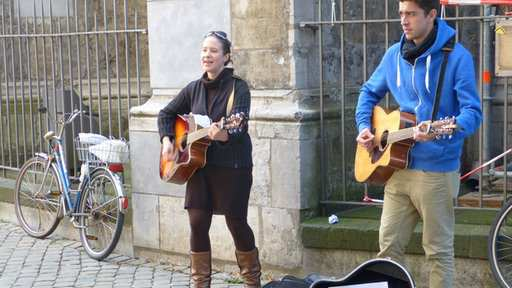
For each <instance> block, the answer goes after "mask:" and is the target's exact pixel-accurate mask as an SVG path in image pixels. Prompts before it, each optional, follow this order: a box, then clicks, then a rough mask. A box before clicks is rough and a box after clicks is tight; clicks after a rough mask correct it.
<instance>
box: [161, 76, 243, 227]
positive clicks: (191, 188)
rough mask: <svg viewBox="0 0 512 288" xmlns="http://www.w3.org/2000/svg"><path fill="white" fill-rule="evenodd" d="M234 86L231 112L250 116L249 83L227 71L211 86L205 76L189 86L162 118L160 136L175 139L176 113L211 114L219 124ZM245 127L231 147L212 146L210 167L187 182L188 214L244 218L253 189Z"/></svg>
mask: <svg viewBox="0 0 512 288" xmlns="http://www.w3.org/2000/svg"><path fill="white" fill-rule="evenodd" d="M233 83H234V84H235V99H234V105H233V109H232V113H240V112H243V113H244V114H245V115H249V111H250V93H249V88H248V85H247V83H246V82H245V81H244V80H242V79H240V78H238V77H237V76H235V75H233V70H232V69H230V68H224V70H223V71H222V72H221V73H220V74H219V76H218V77H217V78H216V79H215V80H213V81H209V80H208V79H207V78H206V74H204V75H203V77H202V78H201V79H199V80H196V81H193V82H191V83H190V84H189V85H187V87H186V88H184V89H183V90H182V91H181V92H180V93H179V94H178V96H176V98H174V99H173V101H171V102H170V103H169V104H168V105H167V106H166V107H165V108H164V109H162V110H161V111H160V113H159V116H158V126H159V132H160V136H161V137H162V138H163V137H164V136H169V137H170V138H171V139H173V138H174V131H173V128H174V121H175V119H176V116H177V115H178V114H187V113H189V112H192V113H195V114H203V115H208V116H209V117H210V118H211V119H212V120H213V121H219V120H220V119H221V118H222V117H224V116H227V115H226V105H227V102H228V98H229V95H230V93H231V91H232V89H233ZM247 130H248V129H247V125H244V126H243V127H242V129H241V130H237V131H231V133H230V134H229V139H228V141H227V142H220V141H212V142H211V144H210V146H209V147H208V151H207V156H206V159H207V160H206V166H205V167H204V168H202V169H198V170H197V171H196V172H195V173H194V175H192V177H191V178H190V180H189V181H188V182H187V188H186V195H185V208H186V209H191V208H192V209H202V210H207V211H210V212H212V213H214V214H223V215H228V216H230V217H246V216H247V208H248V202H249V194H250V191H251V186H252V143H251V139H250V137H249V134H248V133H247Z"/></svg>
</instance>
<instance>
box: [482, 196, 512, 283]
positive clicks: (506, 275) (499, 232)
mask: <svg viewBox="0 0 512 288" xmlns="http://www.w3.org/2000/svg"><path fill="white" fill-rule="evenodd" d="M511 212H512V199H510V200H508V201H507V202H506V203H505V204H504V205H503V207H502V208H501V210H500V211H499V212H498V214H497V215H496V219H494V222H493V224H492V226H491V230H490V232H489V238H488V243H487V244H488V245H487V247H488V255H489V262H490V264H491V271H492V274H493V275H494V278H495V279H496V281H497V282H498V284H499V285H500V286H501V287H507V288H509V287H512V213H511Z"/></svg>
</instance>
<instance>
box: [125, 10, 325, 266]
mask: <svg viewBox="0 0 512 288" xmlns="http://www.w3.org/2000/svg"><path fill="white" fill-rule="evenodd" d="M310 2H311V1H306V0H303V1H292V0H272V1H271V0H268V1H263V0H262V1H252V0H251V1H250V0H232V1H228V0H215V1H213V0H210V1H200V0H193V1H179V0H160V1H157V0H152V1H151V0H148V31H149V51H150V65H151V67H150V79H151V87H152V89H153V96H152V97H151V99H150V100H149V101H148V102H147V103H146V104H144V105H143V106H140V107H135V108H133V109H132V111H131V119H130V141H131V153H132V154H131V157H132V158H131V159H132V171H133V175H132V179H133V183H132V185H133V200H132V203H133V212H134V213H133V229H134V245H135V251H136V253H138V254H145V255H152V256H154V257H163V256H162V255H166V256H167V257H172V258H173V259H175V260H176V261H178V259H185V258H184V257H181V258H180V257H174V256H175V255H182V256H186V255H187V254H188V251H189V226H188V217H187V214H186V211H185V210H184V209H183V196H184V188H185V187H184V186H177V185H172V184H167V183H163V182H162V181H160V179H159V176H158V156H159V151H160V150H159V149H160V142H159V136H158V133H157V124H156V116H157V114H158V111H159V110H160V109H161V108H162V107H163V106H164V105H165V104H166V103H168V102H169V101H170V99H172V97H173V96H175V95H176V94H177V92H178V91H179V89H181V88H182V87H184V86H185V85H186V84H187V83H188V82H190V81H192V80H194V79H197V78H198V77H199V76H200V74H201V71H200V69H199V52H200V44H201V41H202V37H203V35H204V34H205V33H206V32H207V31H210V30H224V31H226V32H228V34H229V35H230V37H231V39H232V41H233V44H234V46H233V60H234V67H235V73H237V74H238V75H240V76H241V77H242V78H244V79H246V80H247V82H248V83H249V85H250V86H251V94H252V104H251V106H252V108H251V115H250V116H251V121H250V122H249V125H250V129H249V133H250V135H251V137H252V140H253V146H254V148H253V159H254V164H255V165H254V168H253V176H254V182H253V188H252V191H251V199H250V206H249V216H248V217H249V224H250V225H251V227H252V228H253V230H254V233H255V236H256V242H257V246H258V247H259V248H260V255H261V257H262V262H263V263H264V264H270V265H272V266H273V267H281V268H283V269H300V268H301V267H302V251H303V248H302V245H301V240H300V238H299V228H300V226H299V224H300V219H301V216H302V215H304V213H307V212H308V211H312V210H314V209H315V208H316V205H317V203H318V191H319V178H320V175H319V162H318V160H317V159H318V157H319V156H318V154H319V151H318V143H317V139H318V136H319V132H318V130H319V129H318V121H317V119H318V113H317V111H316V107H317V104H315V103H316V101H315V98H316V99H317V98H318V97H314V96H313V95H314V93H313V91H315V90H314V89H311V83H318V81H317V80H316V78H315V75H318V72H315V70H318V68H316V69H315V68H312V67H318V64H316V65H312V64H314V62H315V60H314V59H315V56H316V54H315V53H314V47H315V46H314V37H312V35H313V34H311V33H314V32H311V31H309V32H306V33H304V32H300V31H299V30H298V29H299V28H298V23H299V21H301V20H308V17H309V18H312V17H313V16H312V13H314V12H312V11H314V2H311V3H310ZM309 14H311V15H309ZM309 20H311V19H309ZM299 36H301V37H305V38H304V39H301V41H300V43H301V45H298V44H297V43H299V42H297V38H298V37H299ZM315 80H316V82H315ZM210 237H211V242H212V253H213V257H214V258H215V259H216V260H229V261H234V260H235V257H234V245H233V241H232V239H231V236H230V234H229V231H228V229H227V227H226V225H225V221H224V218H223V217H219V216H215V217H214V221H213V223H212V227H211V230H210ZM214 263H216V265H219V263H225V261H214ZM231 263H232V262H231ZM217 267H218V268H219V266H217Z"/></svg>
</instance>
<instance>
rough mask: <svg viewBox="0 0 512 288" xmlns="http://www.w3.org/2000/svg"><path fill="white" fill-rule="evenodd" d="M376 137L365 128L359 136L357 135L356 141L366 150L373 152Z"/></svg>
mask: <svg viewBox="0 0 512 288" xmlns="http://www.w3.org/2000/svg"><path fill="white" fill-rule="evenodd" d="M374 138H375V136H374V135H373V134H372V132H370V129H368V128H364V129H363V130H361V132H360V133H359V135H357V138H356V141H357V143H359V145H361V146H363V147H364V148H366V150H368V151H371V150H372V149H373V147H374V146H375V144H374V143H373V139H374Z"/></svg>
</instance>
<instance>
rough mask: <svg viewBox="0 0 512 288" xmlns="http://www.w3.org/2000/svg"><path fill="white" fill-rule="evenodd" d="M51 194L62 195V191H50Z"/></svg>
mask: <svg viewBox="0 0 512 288" xmlns="http://www.w3.org/2000/svg"><path fill="white" fill-rule="evenodd" d="M49 194H50V195H52V196H60V194H61V193H60V191H50V193H49Z"/></svg>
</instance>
